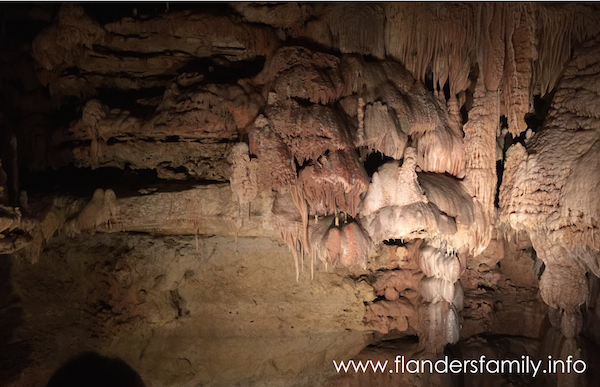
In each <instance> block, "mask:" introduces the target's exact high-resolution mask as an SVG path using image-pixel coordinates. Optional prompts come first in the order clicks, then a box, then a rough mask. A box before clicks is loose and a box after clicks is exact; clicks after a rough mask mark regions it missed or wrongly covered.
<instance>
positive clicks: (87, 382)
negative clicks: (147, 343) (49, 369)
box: [46, 352, 144, 387]
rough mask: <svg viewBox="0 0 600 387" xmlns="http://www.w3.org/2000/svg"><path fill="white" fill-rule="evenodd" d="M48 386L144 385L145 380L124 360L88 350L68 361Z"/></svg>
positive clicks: (102, 386) (100, 386)
mask: <svg viewBox="0 0 600 387" xmlns="http://www.w3.org/2000/svg"><path fill="white" fill-rule="evenodd" d="M46 387H144V382H142V378H141V377H140V375H139V374H138V373H137V372H136V371H135V370H134V369H133V368H131V367H130V366H129V365H128V364H127V363H125V362H124V361H123V360H121V359H111V358H108V357H104V356H101V355H99V354H97V353H93V352H88V353H84V354H81V355H79V356H77V357H75V358H73V359H71V360H69V361H68V362H66V363H65V364H64V365H63V366H62V367H60V368H59V369H58V371H56V372H55V373H54V375H52V377H51V378H50V381H49V382H48V384H46Z"/></svg>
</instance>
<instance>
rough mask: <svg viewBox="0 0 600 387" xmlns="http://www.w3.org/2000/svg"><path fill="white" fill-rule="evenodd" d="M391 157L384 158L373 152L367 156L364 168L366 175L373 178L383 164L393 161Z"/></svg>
mask: <svg viewBox="0 0 600 387" xmlns="http://www.w3.org/2000/svg"><path fill="white" fill-rule="evenodd" d="M393 160H394V159H393V158H392V157H389V156H386V155H384V154H383V153H381V152H378V151H374V152H371V153H369V154H368V155H367V157H366V158H365V162H364V166H365V170H366V171H367V174H368V175H369V176H373V174H374V173H375V172H377V170H378V169H379V167H381V166H382V165H383V164H385V163H387V162H390V161H393Z"/></svg>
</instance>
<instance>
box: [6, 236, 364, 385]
mask: <svg viewBox="0 0 600 387" xmlns="http://www.w3.org/2000/svg"><path fill="white" fill-rule="evenodd" d="M258 246H261V247H258ZM6 259H8V258H6ZM288 260H289V257H288V254H287V249H286V248H285V246H283V245H282V244H281V243H280V242H277V241H273V240H270V239H247V238H240V239H238V240H237V242H236V241H234V240H233V239H227V238H222V237H212V238H202V239H201V240H200V241H199V243H198V244H195V242H194V238H193V237H168V238H161V237H158V238H157V237H152V236H139V235H138V236H135V235H131V234H129V235H128V234H119V235H118V236H115V235H102V234H99V235H96V236H94V237H92V238H89V237H78V243H77V248H73V246H72V241H70V240H69V239H66V238H58V239H56V240H55V241H53V242H51V244H50V245H49V246H48V248H47V249H46V250H45V252H44V253H43V255H42V257H41V259H40V261H39V262H38V263H37V264H36V265H33V266H31V265H30V264H28V263H26V262H19V261H18V260H15V259H10V261H9V262H10V266H9V267H10V270H11V276H12V278H13V284H12V290H11V291H12V294H13V297H16V298H18V299H21V300H23V301H22V302H21V303H20V304H18V305H15V306H14V308H15V313H19V314H20V315H21V316H22V323H21V324H20V326H19V327H18V328H16V329H15V330H14V331H13V339H12V340H13V341H12V342H13V343H14V345H15V346H16V347H20V348H22V350H24V351H26V352H25V354H26V355H28V360H26V361H24V363H23V364H22V365H21V366H22V367H24V366H26V365H27V366H28V369H29V371H28V372H27V373H26V374H25V375H23V376H17V375H15V376H16V378H15V379H13V380H14V383H12V384H8V385H15V386H16V385H18V386H30V385H31V386H33V385H38V384H39V380H44V379H46V378H49V376H50V375H51V373H52V372H53V371H54V369H55V368H56V367H58V366H59V365H60V364H61V362H63V361H65V360H66V359H68V358H69V357H70V356H72V355H74V354H76V353H78V352H80V351H83V350H96V351H100V352H102V353H104V354H107V355H116V356H119V357H121V358H122V359H124V360H125V361H126V362H128V363H129V364H130V365H131V366H132V367H133V368H134V369H135V370H137V371H138V372H139V373H140V374H141V375H142V378H143V380H144V381H145V382H146V383H147V384H148V385H152V386H168V385H173V384H177V385H181V386H192V385H197V384H198V383H208V382H212V383H225V384H226V383H231V382H233V381H240V380H245V381H246V383H248V385H256V384H257V383H258V385H265V384H260V383H262V382H263V381H266V380H272V384H271V385H278V384H277V382H279V383H285V380H286V376H285V375H286V374H288V375H290V373H291V375H296V374H298V373H306V375H305V377H306V379H307V380H308V382H306V384H305V385H311V384H310V383H311V381H312V382H313V383H318V382H319V380H320V379H321V375H320V374H319V372H315V370H316V369H321V370H323V369H325V367H327V366H329V362H330V359H331V358H336V357H339V356H353V355H354V354H355V353H357V352H358V351H359V350H360V349H361V348H362V347H363V346H364V345H365V341H366V335H365V332H364V329H365V328H364V326H363V324H362V316H363V313H364V307H363V304H362V301H363V298H362V297H369V296H368V289H367V288H365V287H362V288H361V287H360V286H357V285H356V284H353V283H351V282H349V281H347V280H345V279H343V278H342V277H340V276H339V275H337V274H327V273H319V275H318V276H317V278H316V279H315V281H313V282H310V281H303V282H302V283H298V284H296V283H294V282H293V281H292V282H290V281H289V279H290V278H291V277H293V268H292V266H291V265H289V261H288ZM7 269H8V268H6V266H5V270H7ZM274 272H280V274H281V275H278V276H277V277H276V278H277V279H276V278H275V277H273V276H272V273H274ZM82 278H86V280H85V281H82V280H81V279H82ZM32 283H37V284H38V285H42V286H31V285H32ZM53 289H56V290H59V289H60V291H58V292H55V291H53ZM365 291H366V293H364V295H362V293H361V292H365ZM40 324H43V326H44V328H43V329H41V330H40V329H39V327H40ZM259 343H260V344H259ZM167 349H168V351H167V352H165V350H167ZM290 349H293V350H291V351H290ZM167 353H174V354H176V355H175V356H174V357H170V356H167ZM316 353H320V355H319V356H315V354H316ZM5 355H8V354H5ZM315 367H316V368H315ZM292 378H293V376H292ZM278 380H279V381H278ZM312 385H314V384H312Z"/></svg>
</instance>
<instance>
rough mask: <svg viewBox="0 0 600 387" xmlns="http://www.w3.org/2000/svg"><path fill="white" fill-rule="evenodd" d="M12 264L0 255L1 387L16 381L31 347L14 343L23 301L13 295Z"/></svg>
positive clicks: (20, 321)
mask: <svg viewBox="0 0 600 387" xmlns="http://www.w3.org/2000/svg"><path fill="white" fill-rule="evenodd" d="M11 268H12V262H11V260H10V258H9V257H8V256H6V255H0V386H4V385H7V384H8V383H9V382H11V381H13V380H15V379H16V378H17V377H18V376H19V375H20V373H21V371H22V370H23V369H25V368H26V367H27V366H28V365H29V364H28V359H29V355H30V354H31V346H30V345H29V343H27V342H24V341H17V342H15V341H14V337H13V336H14V331H15V329H16V328H18V327H19V326H21V325H22V324H23V310H22V309H21V307H20V306H19V302H20V301H21V299H20V298H19V297H18V296H16V295H15V294H14V293H13V288H12V284H11Z"/></svg>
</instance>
